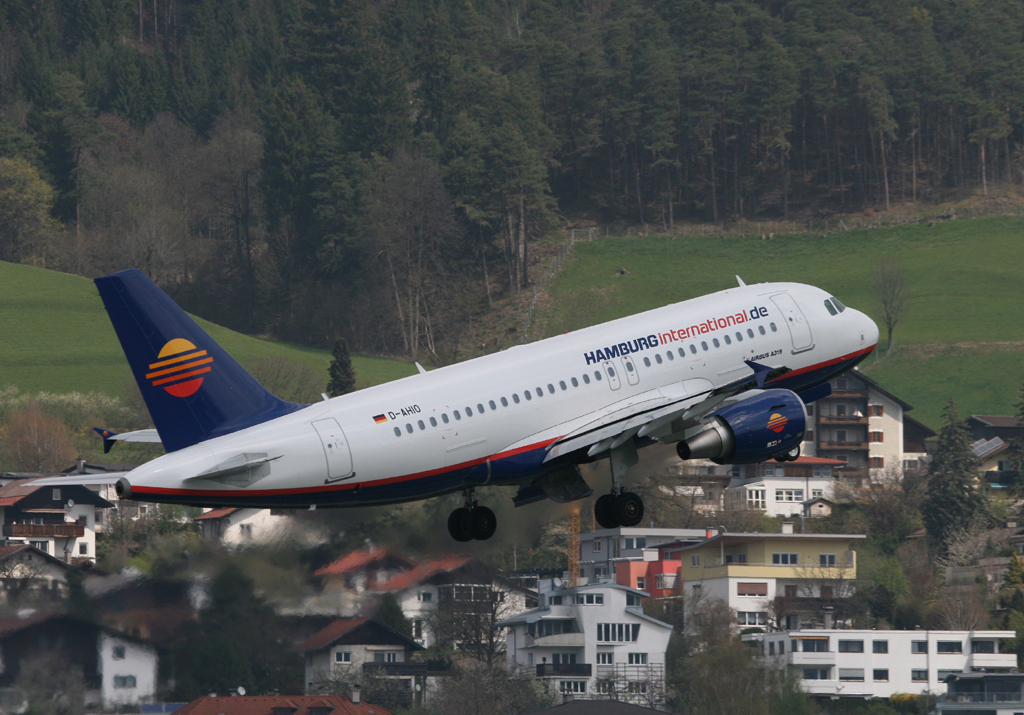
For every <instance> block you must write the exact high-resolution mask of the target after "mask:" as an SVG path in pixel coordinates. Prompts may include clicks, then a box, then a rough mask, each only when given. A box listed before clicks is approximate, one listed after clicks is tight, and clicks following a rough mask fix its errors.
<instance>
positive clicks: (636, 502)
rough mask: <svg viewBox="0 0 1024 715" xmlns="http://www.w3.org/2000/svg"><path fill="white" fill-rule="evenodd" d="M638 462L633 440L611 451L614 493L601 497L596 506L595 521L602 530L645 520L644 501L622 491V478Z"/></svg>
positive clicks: (632, 524)
mask: <svg viewBox="0 0 1024 715" xmlns="http://www.w3.org/2000/svg"><path fill="white" fill-rule="evenodd" d="M638 460H639V458H638V456H637V453H636V446H634V444H633V440H632V439H630V440H628V441H626V442H624V443H623V444H621V445H618V446H616V447H613V448H612V449H611V450H610V453H609V459H608V461H609V462H611V468H612V493H611V494H605V495H603V496H601V497H599V498H598V500H597V503H596V504H594V519H595V520H596V521H597V523H598V524H600V525H601V528H603V529H614V528H615V527H617V526H636V525H637V524H639V523H640V522H641V521H642V520H643V518H644V501H643V499H641V498H640V497H638V496H637V495H636V494H634V493H633V492H627V491H623V489H622V478H623V477H625V476H626V470H627V469H628V468H629V467H631V466H633V465H634V464H636V463H637V461H638Z"/></svg>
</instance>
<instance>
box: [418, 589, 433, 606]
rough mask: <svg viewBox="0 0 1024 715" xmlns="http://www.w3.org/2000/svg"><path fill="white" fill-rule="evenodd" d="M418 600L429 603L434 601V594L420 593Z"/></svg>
mask: <svg viewBox="0 0 1024 715" xmlns="http://www.w3.org/2000/svg"><path fill="white" fill-rule="evenodd" d="M420 600H421V601H423V602H424V603H430V602H431V601H433V600H434V594H432V593H430V592H429V591H423V592H422V593H420Z"/></svg>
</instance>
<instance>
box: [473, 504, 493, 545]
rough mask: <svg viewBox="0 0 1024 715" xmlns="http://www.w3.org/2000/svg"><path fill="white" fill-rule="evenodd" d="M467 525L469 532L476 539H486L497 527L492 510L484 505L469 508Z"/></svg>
mask: <svg viewBox="0 0 1024 715" xmlns="http://www.w3.org/2000/svg"><path fill="white" fill-rule="evenodd" d="M466 524H467V525H468V526H469V529H468V530H469V533H470V534H471V535H472V536H473V538H474V539H476V540H477V541H487V539H489V538H491V537H492V536H494V530H495V529H497V528H498V519H497V517H495V516H494V512H493V511H491V510H490V509H488V508H487V507H485V506H477V507H473V508H472V509H470V510H469V518H468V519H467V520H466Z"/></svg>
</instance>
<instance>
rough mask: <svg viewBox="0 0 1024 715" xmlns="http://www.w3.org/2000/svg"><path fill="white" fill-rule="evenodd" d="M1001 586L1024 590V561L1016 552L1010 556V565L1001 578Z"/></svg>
mask: <svg viewBox="0 0 1024 715" xmlns="http://www.w3.org/2000/svg"><path fill="white" fill-rule="evenodd" d="M1003 585H1004V586H1007V587H1009V588H1024V559H1022V558H1021V557H1020V554H1018V553H1017V552H1016V551H1014V552H1013V554H1011V555H1010V565H1009V567H1008V568H1007V569H1006V574H1005V575H1004V576H1003Z"/></svg>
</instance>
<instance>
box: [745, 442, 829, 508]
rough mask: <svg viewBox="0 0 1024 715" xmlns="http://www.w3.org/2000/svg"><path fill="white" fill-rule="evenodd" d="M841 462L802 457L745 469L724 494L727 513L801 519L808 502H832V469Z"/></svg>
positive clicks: (748, 466)
mask: <svg viewBox="0 0 1024 715" xmlns="http://www.w3.org/2000/svg"><path fill="white" fill-rule="evenodd" d="M841 465H843V462H840V461H838V460H833V459H823V458H821V457H807V456H801V457H800V458H799V459H797V460H796V461H794V462H784V463H779V462H774V461H771V462H763V463H761V464H755V465H747V466H746V467H745V468H744V469H743V474H744V476H741V477H734V478H733V479H732V481H730V483H729V486H728V487H727V488H726V490H725V506H726V509H730V510H734V511H737V510H743V509H757V510H759V511H763V512H765V513H766V514H767V515H768V516H800V515H801V514H803V512H804V504H805V503H806V502H808V501H810V500H811V499H819V498H821V499H832V498H833V497H834V496H835V484H836V482H835V478H834V477H833V475H832V469H833V467H836V466H841Z"/></svg>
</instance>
